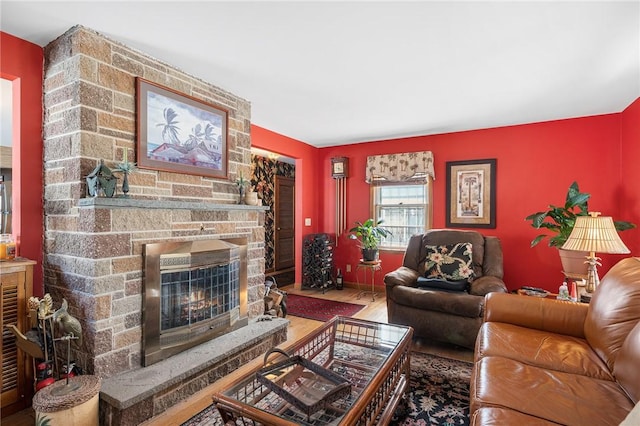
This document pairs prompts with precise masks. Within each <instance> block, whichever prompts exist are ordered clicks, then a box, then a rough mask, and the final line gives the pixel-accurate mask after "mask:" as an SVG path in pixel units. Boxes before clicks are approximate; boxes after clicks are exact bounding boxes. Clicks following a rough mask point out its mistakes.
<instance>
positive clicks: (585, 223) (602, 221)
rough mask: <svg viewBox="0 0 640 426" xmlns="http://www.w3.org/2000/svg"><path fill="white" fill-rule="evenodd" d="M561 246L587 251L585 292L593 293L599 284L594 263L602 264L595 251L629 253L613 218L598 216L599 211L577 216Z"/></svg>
mask: <svg viewBox="0 0 640 426" xmlns="http://www.w3.org/2000/svg"><path fill="white" fill-rule="evenodd" d="M562 248H563V249H565V250H575V251H587V252H589V255H588V256H586V258H587V260H586V261H585V263H587V264H588V265H589V268H588V272H587V283H586V291H587V293H593V292H594V291H595V290H596V288H597V287H598V284H600V278H598V271H597V268H596V265H600V266H602V264H601V263H600V262H599V260H600V258H599V257H596V252H599V253H612V254H625V253H630V251H629V249H628V248H627V246H625V245H624V243H623V242H622V240H621V239H620V236H619V235H618V231H616V227H615V225H614V223H613V218H611V217H609V216H600V212H590V213H589V216H578V217H577V218H576V224H575V225H574V227H573V230H572V231H571V234H570V235H569V238H567V241H566V242H565V243H564V245H563V246H562Z"/></svg>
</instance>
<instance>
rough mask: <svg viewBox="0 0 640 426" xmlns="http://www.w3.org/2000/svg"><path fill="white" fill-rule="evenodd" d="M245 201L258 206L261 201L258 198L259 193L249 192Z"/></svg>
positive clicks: (245, 196)
mask: <svg viewBox="0 0 640 426" xmlns="http://www.w3.org/2000/svg"><path fill="white" fill-rule="evenodd" d="M244 202H245V204H247V205H249V206H257V205H259V203H260V200H258V193H257V192H253V191H250V192H247V193H246V194H245V195H244Z"/></svg>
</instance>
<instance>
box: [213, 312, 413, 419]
mask: <svg viewBox="0 0 640 426" xmlns="http://www.w3.org/2000/svg"><path fill="white" fill-rule="evenodd" d="M412 336H413V329H412V328H411V327H405V326H399V325H395V324H382V323H376V322H372V321H365V320H359V319H354V318H349V317H335V318H333V319H332V320H331V321H329V322H327V323H325V324H324V325H322V326H321V327H319V328H318V329H316V330H315V331H313V332H312V333H310V334H309V335H308V336H306V337H305V338H303V339H302V340H300V341H299V342H297V343H296V344H294V345H293V347H291V348H289V350H288V352H289V353H291V354H294V355H300V356H302V357H304V358H306V359H309V360H311V361H313V362H314V363H317V364H319V365H322V366H323V367H325V368H328V369H330V370H332V371H334V372H336V373H338V374H340V375H342V376H343V377H346V378H348V379H349V380H350V381H351V383H352V390H351V394H350V395H349V396H348V397H345V398H342V399H340V400H337V401H335V402H334V403H333V404H332V405H331V407H328V408H325V409H322V410H320V411H318V412H316V413H314V414H313V415H312V416H311V417H310V418H309V417H308V416H307V415H306V414H304V413H302V412H300V411H299V410H297V409H296V408H295V407H294V406H293V405H292V404H289V403H288V402H287V401H285V400H284V399H282V398H281V397H279V396H278V395H277V394H276V393H274V392H272V391H271V390H270V389H269V388H267V387H266V386H264V384H262V383H261V382H260V381H258V380H257V379H256V371H257V370H255V371H252V372H250V373H248V374H246V375H245V376H243V377H242V378H240V380H239V381H238V382H236V384H234V385H233V386H231V387H230V388H228V389H225V390H223V391H222V392H219V393H216V394H215V395H214V396H213V401H214V403H215V405H216V407H217V408H218V411H219V412H220V415H221V416H222V419H223V421H224V422H225V424H228V425H291V426H293V425H300V424H302V425H319V426H324V425H386V424H388V423H389V421H390V420H391V417H392V416H393V412H394V411H395V408H396V407H397V405H398V403H399V401H400V400H401V398H402V397H403V395H404V394H405V392H406V391H407V388H408V384H409V375H410V350H411V338H412Z"/></svg>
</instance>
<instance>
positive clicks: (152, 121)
mask: <svg viewBox="0 0 640 426" xmlns="http://www.w3.org/2000/svg"><path fill="white" fill-rule="evenodd" d="M137 126H138V144H137V162H138V167H140V168H145V169H154V170H162V171H168V172H175V173H186V174H191V175H199V176H208V177H214V178H222V179H227V178H228V173H227V169H228V167H227V166H228V146H227V129H228V111H227V110H225V109H223V108H220V107H218V106H215V105H211V104H208V103H206V102H203V101H201V100H199V99H196V98H193V97H191V96H188V95H185V94H182V93H179V92H176V91H174V90H172V89H169V88H167V87H163V86H160V85H159V84H156V83H152V82H150V81H147V80H144V79H142V78H138V79H137Z"/></svg>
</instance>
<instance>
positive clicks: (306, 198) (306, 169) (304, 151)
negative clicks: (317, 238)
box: [251, 125, 323, 283]
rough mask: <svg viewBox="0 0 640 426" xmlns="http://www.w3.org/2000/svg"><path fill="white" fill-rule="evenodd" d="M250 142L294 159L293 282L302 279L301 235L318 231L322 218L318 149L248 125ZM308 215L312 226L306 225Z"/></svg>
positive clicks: (321, 187)
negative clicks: (294, 273)
mask: <svg viewBox="0 0 640 426" xmlns="http://www.w3.org/2000/svg"><path fill="white" fill-rule="evenodd" d="M251 145H252V146H254V147H256V148H262V149H266V150H268V151H271V152H275V153H278V154H283V155H286V156H287V157H291V158H295V159H296V192H295V198H296V203H295V204H296V213H295V221H296V231H295V232H296V239H295V240H296V283H300V282H302V249H301V247H302V238H303V236H304V235H307V234H313V233H316V232H322V231H318V229H319V226H320V225H322V221H321V220H320V217H319V214H318V212H319V202H320V200H321V197H322V192H323V191H322V189H323V182H322V181H321V180H320V179H319V173H318V164H319V155H318V153H319V150H318V148H315V147H313V146H311V145H308V144H306V143H304V142H301V141H299V140H296V139H292V138H289V137H287V136H283V135H280V134H278V133H275V132H272V131H270V130H267V129H264V128H262V127H258V126H255V125H252V126H251ZM305 218H309V219H311V226H306V225H305Z"/></svg>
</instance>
